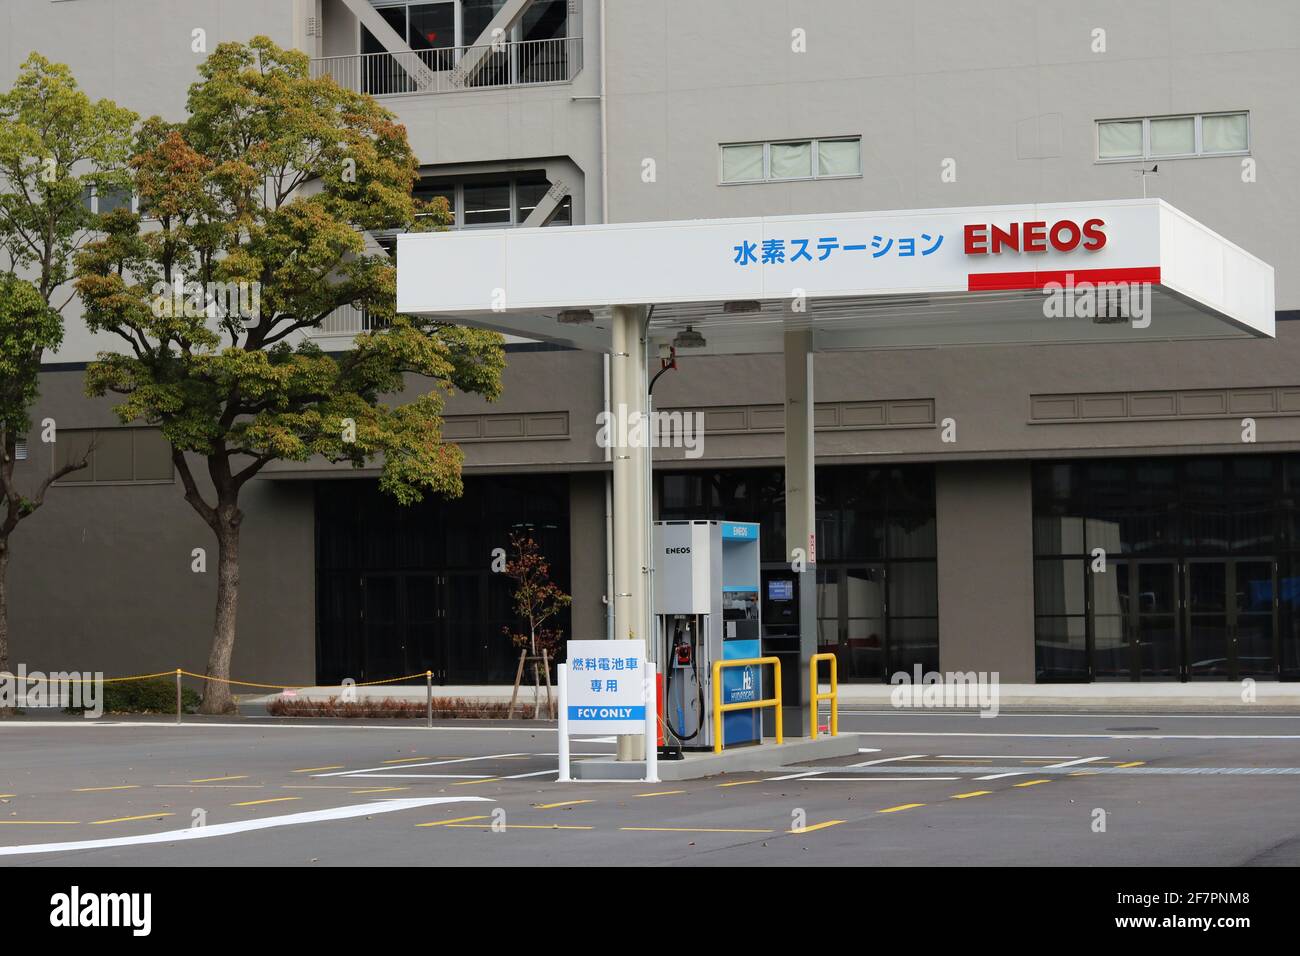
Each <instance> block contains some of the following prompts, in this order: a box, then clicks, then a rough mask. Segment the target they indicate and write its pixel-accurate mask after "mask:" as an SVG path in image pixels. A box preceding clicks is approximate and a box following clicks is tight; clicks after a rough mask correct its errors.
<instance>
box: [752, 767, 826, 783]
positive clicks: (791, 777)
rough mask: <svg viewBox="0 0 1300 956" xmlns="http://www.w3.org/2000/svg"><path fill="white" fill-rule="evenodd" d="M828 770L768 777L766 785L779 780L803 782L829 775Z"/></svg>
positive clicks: (765, 781)
mask: <svg viewBox="0 0 1300 956" xmlns="http://www.w3.org/2000/svg"><path fill="white" fill-rule="evenodd" d="M829 772H830V771H827V770H805V771H804V772H803V773H787V774H786V775H785V776H784V777H768V778H766V780H764V783H776V782H777V781H778V780H801V779H803V778H804V777H815V776H817V775H818V774H822V773H829Z"/></svg>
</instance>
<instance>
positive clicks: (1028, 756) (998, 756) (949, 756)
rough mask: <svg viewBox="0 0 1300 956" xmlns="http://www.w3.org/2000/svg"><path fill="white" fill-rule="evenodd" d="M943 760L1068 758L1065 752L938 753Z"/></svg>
mask: <svg viewBox="0 0 1300 956" xmlns="http://www.w3.org/2000/svg"><path fill="white" fill-rule="evenodd" d="M939 756H940V757H943V758H944V759H945V760H1069V759H1070V758H1069V757H1068V756H1067V755H1065V754H939Z"/></svg>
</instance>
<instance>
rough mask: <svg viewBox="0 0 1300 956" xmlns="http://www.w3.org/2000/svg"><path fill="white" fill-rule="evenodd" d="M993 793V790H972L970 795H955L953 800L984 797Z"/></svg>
mask: <svg viewBox="0 0 1300 956" xmlns="http://www.w3.org/2000/svg"><path fill="white" fill-rule="evenodd" d="M992 792H993V791H992V790H972V791H971V792H970V793H954V794H953V795H952V799H953V800H965V799H966V798H967V797H983V796H986V795H987V794H990V793H992Z"/></svg>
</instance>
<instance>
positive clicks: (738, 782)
mask: <svg viewBox="0 0 1300 956" xmlns="http://www.w3.org/2000/svg"><path fill="white" fill-rule="evenodd" d="M762 782H763V781H761V780H733V781H732V782H731V783H719V784H716V786H719V787H744V786H748V785H749V784H751V783H762Z"/></svg>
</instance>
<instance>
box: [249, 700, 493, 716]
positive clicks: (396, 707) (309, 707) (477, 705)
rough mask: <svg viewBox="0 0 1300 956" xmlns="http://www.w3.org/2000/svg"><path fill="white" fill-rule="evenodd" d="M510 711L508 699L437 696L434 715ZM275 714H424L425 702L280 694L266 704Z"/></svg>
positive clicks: (490, 714) (267, 710)
mask: <svg viewBox="0 0 1300 956" xmlns="http://www.w3.org/2000/svg"><path fill="white" fill-rule="evenodd" d="M509 710H510V705H509V704H508V703H507V702H506V701H494V700H470V699H468V698H465V697H435V698H434V699H433V716H434V717H435V718H437V719H439V720H449V719H454V718H457V717H463V718H470V719H484V718H488V719H500V718H503V717H505V715H506V713H507V712H508V711H509ZM266 712H267V713H268V714H270V715H271V716H272V717H423V716H424V715H425V713H426V710H425V702H424V701H423V700H419V699H412V698H400V699H399V698H394V697H385V698H384V699H383V700H374V699H371V700H354V701H344V700H340V699H339V698H338V697H330V698H328V699H326V700H306V699H302V698H296V697H277V698H275V700H273V701H271V702H270V703H269V704H267V705H266Z"/></svg>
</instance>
